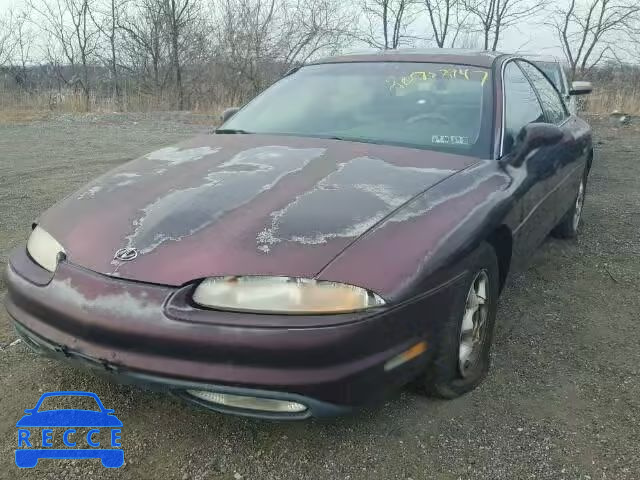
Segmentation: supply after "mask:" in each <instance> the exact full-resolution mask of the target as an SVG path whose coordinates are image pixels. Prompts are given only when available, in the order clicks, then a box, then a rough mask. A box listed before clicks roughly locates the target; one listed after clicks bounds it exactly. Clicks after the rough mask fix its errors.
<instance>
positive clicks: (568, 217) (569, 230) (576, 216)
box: [551, 170, 587, 238]
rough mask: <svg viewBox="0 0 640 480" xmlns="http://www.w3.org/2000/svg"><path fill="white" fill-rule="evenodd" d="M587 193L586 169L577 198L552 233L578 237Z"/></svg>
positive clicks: (565, 236)
mask: <svg viewBox="0 0 640 480" xmlns="http://www.w3.org/2000/svg"><path fill="white" fill-rule="evenodd" d="M586 193H587V171H586V170H585V172H584V175H583V176H582V180H580V186H579V187H578V192H577V193H576V199H575V201H574V202H573V205H572V206H571V208H570V209H569V211H568V212H567V213H566V214H565V215H564V217H562V220H560V223H558V225H556V226H555V227H554V229H553V230H552V231H551V235H553V236H554V237H556V238H576V237H577V236H578V230H579V228H580V220H581V219H582V210H583V207H584V199H585V195H586Z"/></svg>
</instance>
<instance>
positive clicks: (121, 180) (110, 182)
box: [78, 172, 142, 200]
mask: <svg viewBox="0 0 640 480" xmlns="http://www.w3.org/2000/svg"><path fill="white" fill-rule="evenodd" d="M140 178H142V175H141V174H139V173H135V172H122V173H116V174H114V175H111V176H109V177H107V178H105V179H103V180H102V181H100V183H99V184H97V185H93V186H91V187H90V188H89V189H87V190H86V191H84V192H82V193H81V194H80V195H78V200H82V199H85V198H95V196H96V194H98V193H100V192H103V193H111V192H113V191H114V190H117V189H118V188H121V187H126V186H129V185H133V184H134V183H136V182H137V181H138V180H139V179H140Z"/></svg>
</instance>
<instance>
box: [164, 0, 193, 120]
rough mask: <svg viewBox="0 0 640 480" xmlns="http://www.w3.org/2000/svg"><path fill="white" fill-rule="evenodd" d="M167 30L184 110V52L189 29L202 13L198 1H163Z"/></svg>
mask: <svg viewBox="0 0 640 480" xmlns="http://www.w3.org/2000/svg"><path fill="white" fill-rule="evenodd" d="M161 1H162V13H163V16H164V22H165V28H166V32H167V35H168V36H169V45H170V52H171V67H172V69H173V74H174V80H175V89H176V96H177V104H176V106H177V108H178V110H183V109H184V85H183V78H182V77H183V72H182V68H183V65H182V62H181V60H182V51H183V48H184V46H185V36H186V32H187V29H188V28H189V27H191V26H192V24H193V23H195V22H197V21H198V19H199V15H200V13H201V7H200V4H199V3H198V0H161Z"/></svg>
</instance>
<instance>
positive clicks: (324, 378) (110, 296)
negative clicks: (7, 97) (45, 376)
mask: <svg viewBox="0 0 640 480" xmlns="http://www.w3.org/2000/svg"><path fill="white" fill-rule="evenodd" d="M6 275H7V283H8V287H9V288H8V290H9V291H8V295H7V299H6V306H7V310H8V312H9V314H10V315H11V316H12V317H13V318H14V320H15V322H16V328H17V330H18V332H19V334H20V335H21V336H22V337H23V338H24V339H25V341H26V342H27V343H29V344H30V345H31V346H33V347H34V348H37V349H38V350H40V351H43V352H45V353H47V354H49V355H54V356H58V357H64V358H68V359H71V360H76V361H79V362H81V363H83V364H84V365H87V366H91V367H95V368H97V369H99V370H100V371H103V372H109V373H112V374H115V375H116V376H117V377H119V380H120V381H125V382H128V383H129V382H133V383H137V384H143V385H147V386H150V387H152V388H161V389H167V390H170V391H171V392H173V393H175V394H177V395H179V396H181V397H183V398H186V399H187V400H190V401H192V402H194V403H199V404H202V405H204V406H206V407H208V408H212V409H214V410H219V411H224V412H227V413H236V414H246V415H252V416H261V417H269V418H274V417H275V418H283V417H286V418H303V417H307V416H326V415H335V414H338V413H344V412H346V411H349V410H350V409H351V408H353V407H359V406H364V405H367V404H371V403H374V402H377V401H380V400H381V399H382V398H384V397H385V396H386V395H387V394H388V393H389V392H390V391H393V390H395V389H397V388H399V387H401V386H402V385H404V384H405V383H407V382H408V381H410V380H411V379H412V378H413V377H415V376H416V375H417V374H419V373H420V372H421V371H422V370H423V369H424V368H425V367H426V365H427V364H428V361H429V353H430V349H427V352H426V353H424V354H422V355H420V356H418V357H417V358H415V359H413V360H411V361H408V362H406V363H405V364H402V365H400V366H398V367H397V368H394V369H392V370H390V371H385V369H384V365H385V363H386V362H387V361H388V360H389V359H391V358H393V357H395V356H396V355H398V354H399V353H401V352H403V351H405V350H406V349H408V348H409V347H411V346H412V345H415V344H416V343H417V342H420V341H424V340H426V341H427V344H429V338H434V337H432V333H433V331H434V329H435V328H437V326H438V324H439V322H438V319H439V318H442V316H446V315H448V308H449V305H450V303H451V302H450V300H451V295H452V294H453V290H454V288H455V282H449V283H448V284H446V285H445V286H443V287H441V288H437V289H434V290H433V291H432V292H430V294H428V295H426V296H424V297H422V298H420V299H419V300H416V301H412V302H408V303H405V304H403V305H399V306H396V307H393V308H386V309H384V310H382V311H375V312H364V313H358V314H347V315H342V316H326V317H324V319H326V321H327V324H328V325H330V326H314V327H309V326H308V324H309V322H310V319H309V317H304V318H303V317H291V316H280V317H282V318H275V319H274V318H273V317H274V316H271V315H269V317H270V318H269V324H270V325H274V324H278V323H280V324H284V323H285V322H288V326H286V327H285V326H281V327H273V326H270V327H257V326H247V325H246V323H247V318H246V317H247V316H250V317H253V318H252V319H251V321H253V322H254V323H257V322H258V321H259V318H260V317H261V316H260V315H248V314H242V313H233V312H222V311H208V312H207V313H208V315H206V316H203V315H202V314H201V312H199V313H200V314H199V315H198V316H197V317H196V320H194V315H193V312H190V311H189V308H188V306H185V308H184V313H185V315H184V316H183V318H179V315H180V309H178V313H177V314H176V312H175V311H176V309H175V308H173V309H171V308H169V305H170V303H171V300H172V298H174V297H176V296H177V295H179V294H180V292H182V291H183V290H184V289H180V288H173V287H166V286H158V285H152V284H146V283H140V282H133V281H128V280H123V279H118V278H113V277H110V276H106V275H102V274H98V273H95V272H92V271H89V270H86V269H84V268H82V267H78V266H76V265H73V264H71V263H69V262H66V261H63V262H61V263H60V264H59V266H58V269H57V270H56V273H55V274H54V275H53V276H52V277H51V274H48V276H49V277H48V278H46V277H47V273H45V272H43V271H41V269H40V267H38V266H37V265H36V264H35V263H34V262H33V261H32V260H31V259H30V258H29V257H28V255H27V253H26V252H25V250H24V249H18V250H16V251H14V252H13V254H12V255H11V257H10V260H9V267H8V268H7V273H6ZM425 312H429V315H426V314H425ZM275 317H278V316H275ZM298 318H299V319H300V323H301V324H303V325H306V326H304V327H301V328H296V325H295V322H296V320H297V319H298ZM313 321H315V322H317V321H319V319H318V317H315V318H314V319H313ZM338 322H339V323H338ZM187 389H200V390H210V391H216V392H222V393H234V394H238V395H251V396H257V397H264V398H274V399H282V400H288V401H295V402H299V403H303V404H304V405H306V406H307V410H306V411H305V412H302V413H301V414H300V413H297V414H275V415H274V414H262V413H259V412H255V411H237V410H236V409H233V408H228V407H223V406H219V405H214V404H210V403H208V402H204V401H202V400H199V399H197V398H195V397H192V396H190V395H189V394H187V393H186V390H187Z"/></svg>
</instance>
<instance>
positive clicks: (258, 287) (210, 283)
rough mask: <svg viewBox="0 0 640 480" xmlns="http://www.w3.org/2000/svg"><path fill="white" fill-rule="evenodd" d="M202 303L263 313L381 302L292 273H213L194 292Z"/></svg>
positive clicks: (332, 310)
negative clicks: (288, 275) (278, 274)
mask: <svg viewBox="0 0 640 480" xmlns="http://www.w3.org/2000/svg"><path fill="white" fill-rule="evenodd" d="M193 301H194V302H195V303H197V304H198V305H202V306H205V307H212V308H219V309H222V310H243V311H257V312H265V313H297V314H318V313H344V312H351V311H355V310H362V309H365V308H371V307H376V306H379V305H384V303H385V302H384V300H383V299H382V298H380V297H379V296H378V295H376V294H375V293H373V292H369V291H368V290H365V289H364V288H360V287H354V286H352V285H345V284H343V283H335V282H327V281H322V280H308V279H303V278H291V277H261V276H247V277H212V278H207V279H205V280H204V281H203V282H202V283H200V285H198V287H197V288H196V290H195V292H193Z"/></svg>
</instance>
